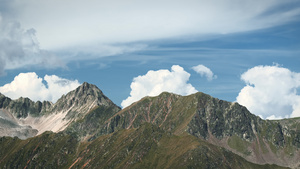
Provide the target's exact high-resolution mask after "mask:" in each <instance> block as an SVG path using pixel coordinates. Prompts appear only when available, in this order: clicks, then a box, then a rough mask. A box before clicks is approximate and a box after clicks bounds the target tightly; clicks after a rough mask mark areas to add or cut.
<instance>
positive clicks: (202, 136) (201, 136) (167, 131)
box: [0, 83, 300, 168]
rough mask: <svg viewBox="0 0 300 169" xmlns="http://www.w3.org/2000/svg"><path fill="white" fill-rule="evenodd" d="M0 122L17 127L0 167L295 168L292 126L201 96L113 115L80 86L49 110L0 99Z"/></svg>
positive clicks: (297, 134)
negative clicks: (20, 128) (19, 128)
mask: <svg viewBox="0 0 300 169" xmlns="http://www.w3.org/2000/svg"><path fill="white" fill-rule="evenodd" d="M0 117H1V118H0V120H1V119H4V120H6V121H5V123H3V124H5V125H6V128H5V126H4V127H2V126H1V125H2V123H1V125H0V131H1V128H5V129H8V127H7V126H10V129H15V128H18V126H21V127H23V128H22V130H18V131H20V132H19V133H17V134H11V135H8V134H10V133H13V132H11V131H9V130H7V132H6V133H7V134H6V136H10V137H2V138H0V168H85V167H86V168H88V167H89V168H285V167H292V168H296V167H300V161H299V160H298V159H299V155H300V151H299V147H300V130H299V127H298V126H299V125H298V124H299V120H300V119H297V118H296V119H285V120H278V121H269V120H263V119H261V118H260V117H258V116H255V115H253V114H251V113H250V112H249V111H248V110H247V109H246V108H245V107H243V106H241V105H239V104H238V103H231V102H226V101H223V100H219V99H217V98H213V97H211V96H209V95H207V94H204V93H201V92H199V93H196V94H193V95H189V96H180V95H176V94H172V93H167V92H164V93H162V94H160V95H159V96H156V97H145V98H143V99H141V100H140V101H138V102H136V103H133V104H132V105H131V106H129V107H127V108H125V109H123V110H121V109H120V108H119V107H118V106H116V105H115V104H114V103H113V102H112V101H110V100H109V99H108V98H107V97H106V96H104V95H103V93H102V91H101V90H100V89H98V88H97V87H96V86H94V85H91V84H88V83H83V84H82V85H81V86H79V87H78V88H77V89H76V90H74V91H71V92H70V93H68V94H67V95H64V96H62V97H61V98H60V99H59V100H58V101H57V102H56V103H55V104H53V103H50V102H32V101H30V100H29V99H27V98H25V99H24V98H20V99H18V100H11V99H9V98H7V97H5V96H3V95H0ZM16 126H17V127H16ZM23 130H25V131H24V132H23ZM45 131H47V132H45ZM49 131H50V132H49ZM20 133H23V134H20ZM13 135H14V136H18V137H19V138H21V139H24V138H28V139H26V140H20V139H18V138H16V137H14V138H11V136H13ZM34 135H37V136H35V137H33V136H34ZM29 137H32V138H29ZM281 166H283V167H281Z"/></svg>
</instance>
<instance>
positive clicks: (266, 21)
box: [13, 0, 300, 49]
mask: <svg viewBox="0 0 300 169" xmlns="http://www.w3.org/2000/svg"><path fill="white" fill-rule="evenodd" d="M293 2H295V1H294V0H286V1H281V0H264V1H260V0H244V1H238V0H224V1H217V0H212V1H205V0H200V1H199V0H188V1H184V2H183V1H181V0H175V1H174V0H173V1H169V0H160V1H158V0H153V1H143V2H142V1H138V0H130V1H126V2H124V1H121V0H117V1H108V0H103V1H97V0H91V1H88V2H86V1H80V0H65V1H59V0H53V1H51V2H48V1H47V2H46V1H33V0H28V1H24V2H23V1H16V2H15V3H14V6H13V7H14V9H16V10H17V11H18V12H17V13H16V16H15V18H17V19H18V20H20V22H21V23H22V24H24V25H25V26H26V27H33V28H35V29H36V30H38V32H39V39H40V42H41V45H42V46H43V47H45V48H47V49H53V48H56V49H57V48H58V49H59V48H64V47H68V46H77V45H78V44H87V43H98V44H114V43H128V42H137V41H148V40H157V39H164V38H174V37H180V36H188V35H207V34H226V33H235V32H243V31H250V30H257V29H262V28H268V27H272V26H275V25H280V24H283V23H286V22H290V21H292V20H294V19H295V18H298V17H297V16H298V15H299V14H300V10H299V4H298V5H297V4H296V5H293V6H290V7H289V8H288V10H274V9H279V8H278V7H279V6H281V5H284V4H290V3H293ZM116 4H117V5H116ZM66 9H68V10H66ZM53 11H55V13H54V12H53ZM45 20H46V21H47V22H45Z"/></svg>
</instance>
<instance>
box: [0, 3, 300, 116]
mask: <svg viewBox="0 0 300 169" xmlns="http://www.w3.org/2000/svg"><path fill="white" fill-rule="evenodd" d="M299 37H300V1H299V0H284V1H282V0H264V1H261V0H243V1H241V0H210V1H205V0H186V1H181V0H172V1H171V0H159V1H158V0H151V1H147V0H146V1H138V0H128V1H126V2H125V1H122V0H109V1H108V0H89V1H83V0H64V1H59V0H52V1H46V0H26V1H22V0H0V93H2V94H4V95H6V96H8V97H10V98H12V99H17V98H19V97H29V98H30V99H32V100H34V101H38V100H40V101H43V100H49V101H52V102H54V103H55V102H56V101H57V99H59V98H60V96H61V95H63V94H66V93H67V92H69V91H71V90H73V89H75V88H76V87H78V86H79V85H80V84H82V83H83V82H88V83H91V84H95V85H96V86H98V87H99V88H100V89H101V90H102V91H103V92H104V94H105V95H106V96H108V97H109V98H110V99H111V100H112V101H113V102H114V103H116V104H117V105H119V106H120V107H123V108H124V107H126V106H129V105H130V104H132V103H133V102H135V101H138V100H139V99H141V98H142V97H144V96H156V95H158V94H160V93H161V92H163V91H167V92H172V93H176V94H180V95H189V94H193V93H195V92H204V93H206V94H209V95H211V96H213V97H217V98H219V99H222V100H226V101H230V102H238V103H240V104H242V105H244V106H246V107H247V108H248V109H249V110H250V112H252V113H254V114H256V115H258V116H260V117H262V118H264V119H281V118H290V117H299V116H300V38H299Z"/></svg>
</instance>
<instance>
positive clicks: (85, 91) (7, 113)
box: [0, 82, 119, 139]
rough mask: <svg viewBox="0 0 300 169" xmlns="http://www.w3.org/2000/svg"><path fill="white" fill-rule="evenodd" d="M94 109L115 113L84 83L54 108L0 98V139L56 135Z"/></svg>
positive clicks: (98, 92) (27, 100) (31, 102)
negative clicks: (0, 137)
mask: <svg viewBox="0 0 300 169" xmlns="http://www.w3.org/2000/svg"><path fill="white" fill-rule="evenodd" d="M98 106H104V107H109V106H113V107H116V111H119V108H118V106H116V105H115V104H114V103H113V102H112V101H111V100H109V99H108V98H107V97H106V96H105V95H104V94H103V93H102V91H101V90H100V89H98V88H97V87H96V86H95V85H92V84H88V83H86V82H85V83H83V84H82V85H81V86H79V87H78V88H77V89H75V90H74V91H71V92H69V93H68V94H66V95H63V96H62V97H61V98H60V99H59V100H58V101H57V102H56V103H55V104H53V103H51V102H48V101H43V102H40V101H38V102H33V101H31V100H30V99H29V98H22V97H21V98H19V99H17V100H11V99H10V98H8V97H5V96H4V95H2V94H0V110H1V111H0V112H1V113H0V120H1V121H2V122H3V123H1V125H0V131H3V132H1V133H2V134H1V135H0V136H17V137H19V138H22V139H26V138H28V137H32V136H35V135H37V134H41V133H43V132H45V131H53V132H59V131H62V130H64V129H65V128H66V127H67V126H69V125H70V124H71V123H72V122H75V121H77V120H79V119H81V118H83V117H84V116H85V115H86V114H87V113H88V112H89V111H91V110H92V109H94V108H95V107H98ZM1 115H2V116H1Z"/></svg>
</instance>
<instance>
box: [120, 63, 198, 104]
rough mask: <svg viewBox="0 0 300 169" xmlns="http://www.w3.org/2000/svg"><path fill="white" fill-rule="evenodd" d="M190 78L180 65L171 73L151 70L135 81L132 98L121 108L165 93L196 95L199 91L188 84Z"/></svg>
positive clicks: (132, 87)
mask: <svg viewBox="0 0 300 169" xmlns="http://www.w3.org/2000/svg"><path fill="white" fill-rule="evenodd" d="M189 78H190V74H189V73H188V72H186V71H185V70H184V69H183V68H182V67H181V66H178V65H173V66H172V68H171V71H169V70H166V69H161V70H157V71H153V70H150V71H148V72H147V74H145V75H141V76H138V77H135V78H134V79H133V82H132V83H131V85H130V87H131V92H130V96H129V97H128V98H127V99H125V100H123V101H122V103H121V106H122V107H127V106H129V105H130V104H132V103H133V102H135V101H138V100H140V99H141V98H143V97H145V96H157V95H159V94H160V93H162V92H164V91H166V92H172V93H176V94H180V95H189V94H192V93H196V92H197V90H196V89H195V88H194V87H193V86H192V85H191V84H190V83H187V82H188V80H189Z"/></svg>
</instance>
